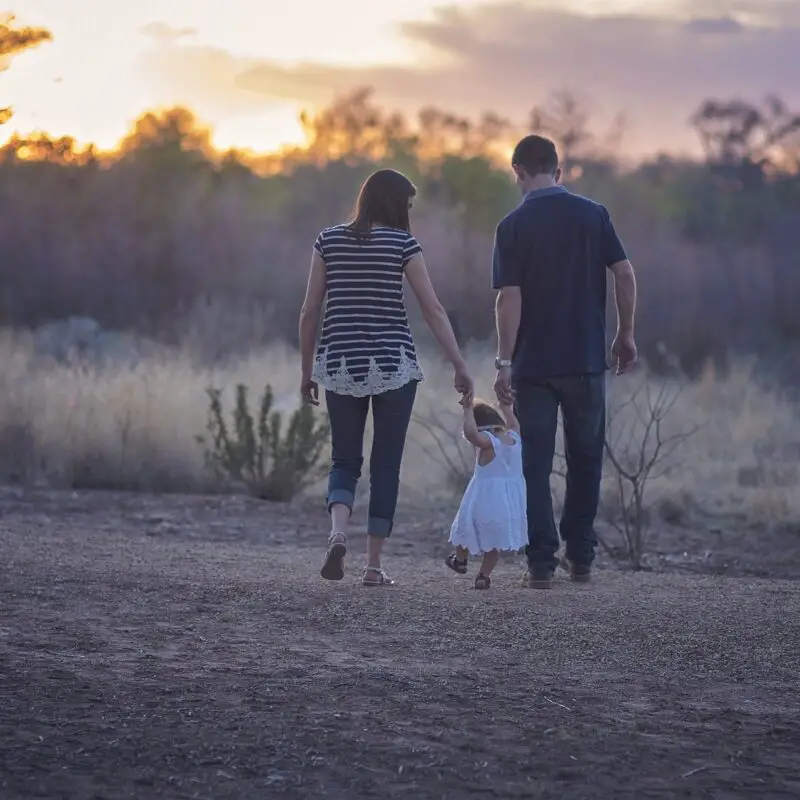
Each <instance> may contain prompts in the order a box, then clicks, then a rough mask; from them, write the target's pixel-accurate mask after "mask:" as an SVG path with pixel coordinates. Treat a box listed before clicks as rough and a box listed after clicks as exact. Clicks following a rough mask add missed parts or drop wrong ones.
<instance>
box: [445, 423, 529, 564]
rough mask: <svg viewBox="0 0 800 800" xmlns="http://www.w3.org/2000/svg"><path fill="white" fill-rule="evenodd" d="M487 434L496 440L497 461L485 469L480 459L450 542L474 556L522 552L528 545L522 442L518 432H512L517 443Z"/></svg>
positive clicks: (512, 436) (452, 530)
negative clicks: (507, 442) (494, 552)
mask: <svg viewBox="0 0 800 800" xmlns="http://www.w3.org/2000/svg"><path fill="white" fill-rule="evenodd" d="M485 433H486V435H487V436H488V437H489V438H490V439H491V440H492V447H493V448H494V458H493V459H492V461H490V462H489V463H488V464H486V465H485V466H481V464H479V463H478V459H477V457H476V459H475V472H474V473H473V475H472V479H471V480H470V482H469V485H468V486H467V490H466V491H465V492H464V497H463V499H462V500H461V505H460V506H459V509H458V513H457V514H456V518H455V519H454V520H453V525H452V527H451V528H450V542H451V543H452V544H454V545H456V546H457V547H465V548H467V550H469V552H470V553H471V554H472V555H481V554H483V553H485V552H487V551H489V550H512V551H518V550H520V549H521V548H523V547H525V546H526V545H527V544H528V524H527V517H526V513H525V509H526V499H525V479H524V478H523V477H522V441H521V440H520V437H519V434H518V433H516V432H515V431H509V432H508V436H509V437H510V438H511V439H513V440H514V441H513V444H506V443H505V442H502V441H501V440H500V439H498V438H497V437H496V436H495V435H494V434H492V433H489V432H488V431H485Z"/></svg>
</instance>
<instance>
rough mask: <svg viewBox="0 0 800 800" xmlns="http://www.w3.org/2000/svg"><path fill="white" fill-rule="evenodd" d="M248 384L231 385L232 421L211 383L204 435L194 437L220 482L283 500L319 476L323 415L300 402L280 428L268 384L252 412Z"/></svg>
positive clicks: (326, 434)
mask: <svg viewBox="0 0 800 800" xmlns="http://www.w3.org/2000/svg"><path fill="white" fill-rule="evenodd" d="M247 391H248V390H247V387H246V386H245V385H244V384H238V385H237V387H236V404H235V406H234V409H233V416H232V419H231V424H230V425H229V424H228V423H227V422H226V420H225V414H224V411H223V408H222V390H221V389H214V388H210V389H207V390H206V394H207V395H208V422H207V424H206V431H207V433H206V435H205V436H198V437H197V441H198V443H199V444H201V445H202V446H203V447H204V448H205V451H204V458H205V464H206V467H207V468H208V469H209V470H211V471H212V472H213V473H214V475H215V476H216V478H217V480H218V481H219V482H220V483H227V484H239V485H244V486H245V487H246V489H247V491H248V492H249V493H250V494H251V495H253V496H254V497H258V498H260V499H262V500H274V501H277V502H288V501H289V500H291V499H292V498H293V497H295V496H296V495H297V494H299V493H300V492H301V491H303V489H305V488H307V487H308V486H310V485H311V484H313V483H315V482H316V481H318V480H319V479H320V478H321V477H322V476H323V475H324V474H325V471H326V466H325V465H324V464H322V463H320V462H321V459H322V454H323V451H324V450H325V449H326V446H327V444H328V442H329V440H330V427H329V426H328V423H327V421H326V420H322V419H319V420H318V419H317V415H316V414H315V413H314V409H313V408H312V407H311V406H307V405H303V406H301V407H300V408H298V409H297V410H296V411H295V412H294V413H293V414H292V415H291V418H290V419H289V424H288V425H287V426H286V429H285V431H284V425H283V417H282V415H281V412H280V411H274V410H273V408H272V405H273V400H274V395H273V393H272V388H271V387H270V386H269V385H267V386H266V387H265V389H264V393H263V395H262V396H261V403H260V404H259V408H258V416H257V418H256V417H254V415H253V413H252V412H251V410H250V407H249V404H248V398H247Z"/></svg>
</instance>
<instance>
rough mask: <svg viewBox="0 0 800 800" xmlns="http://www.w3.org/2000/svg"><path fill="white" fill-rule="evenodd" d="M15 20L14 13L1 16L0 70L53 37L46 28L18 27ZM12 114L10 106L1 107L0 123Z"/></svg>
mask: <svg viewBox="0 0 800 800" xmlns="http://www.w3.org/2000/svg"><path fill="white" fill-rule="evenodd" d="M14 22H15V19H14V16H13V15H12V14H8V15H6V16H4V17H0V71H2V70H4V69H7V68H8V63H9V61H10V60H11V59H12V58H13V57H14V56H16V55H18V54H19V53H22V52H23V51H25V50H29V49H30V48H32V47H37V46H38V45H40V44H42V42H49V41H52V39H53V35H52V34H51V33H50V31H48V30H47V29H46V28H34V27H30V26H25V27H22V28H18V27H16V26H15V24H14ZM12 114H13V111H12V110H11V109H10V108H0V125H2V124H3V123H5V122H8V120H9V119H11V115H12Z"/></svg>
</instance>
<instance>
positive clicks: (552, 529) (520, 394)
mask: <svg viewBox="0 0 800 800" xmlns="http://www.w3.org/2000/svg"><path fill="white" fill-rule="evenodd" d="M605 387H606V383H605V374H602V373H601V374H596V375H573V376H567V377H560V378H547V379H542V380H536V381H525V382H520V383H519V384H518V385H517V386H516V392H517V396H516V408H515V412H516V415H517V418H518V419H519V423H520V428H521V434H522V464H523V472H524V474H525V486H526V490H527V499H528V546H527V548H526V553H527V556H528V565H529V567H530V568H531V570H549V569H555V566H556V563H557V559H556V553H557V552H558V535H557V533H556V524H555V520H554V519H553V500H552V496H551V494H550V474H551V472H552V470H553V456H554V454H555V440H556V430H557V428H558V409H559V408H561V415H562V418H563V420H564V451H565V452H564V455H565V456H566V461H567V490H566V496H565V497H564V510H563V512H562V514H561V524H560V533H561V538H562V539H563V540H564V542H565V543H566V551H567V557H568V558H569V559H570V560H572V561H573V563H575V564H579V565H584V566H589V565H590V564H591V563H592V562H593V561H594V555H595V548H596V546H597V537H596V536H595V533H594V520H595V517H596V515H597V504H598V502H599V500H600V480H601V478H602V472H603V445H604V442H605V419H606V388H605Z"/></svg>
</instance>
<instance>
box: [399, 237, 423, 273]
mask: <svg viewBox="0 0 800 800" xmlns="http://www.w3.org/2000/svg"><path fill="white" fill-rule="evenodd" d="M421 252H422V248H421V247H420V245H419V242H418V241H417V240H416V239H415V238H414V237H413V236H412V235H411V234H410V233H409V234H408V238H407V239H406V241H405V243H404V244H403V266H405V265H406V264H408V262H409V261H411V259H412V258H413V257H414V256H415V255H416V254H417V253H421Z"/></svg>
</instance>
